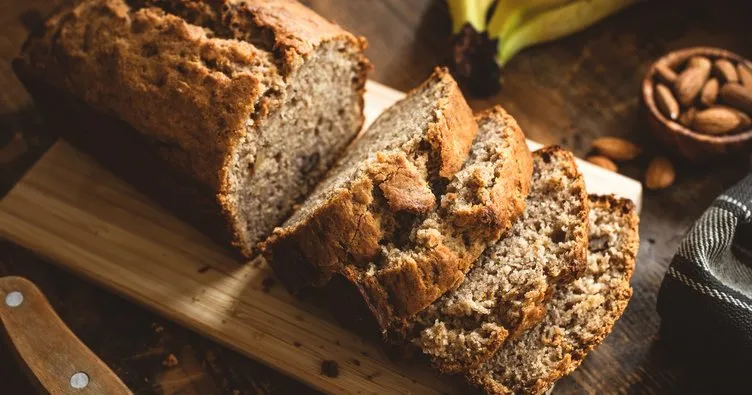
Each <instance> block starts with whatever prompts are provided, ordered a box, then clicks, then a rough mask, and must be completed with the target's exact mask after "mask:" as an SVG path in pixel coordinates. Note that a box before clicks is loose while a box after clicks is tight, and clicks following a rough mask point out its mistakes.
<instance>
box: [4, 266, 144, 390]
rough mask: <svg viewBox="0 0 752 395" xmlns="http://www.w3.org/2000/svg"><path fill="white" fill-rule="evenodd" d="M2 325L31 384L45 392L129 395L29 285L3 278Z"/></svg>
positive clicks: (44, 299) (27, 282) (19, 278)
mask: <svg viewBox="0 0 752 395" xmlns="http://www.w3.org/2000/svg"><path fill="white" fill-rule="evenodd" d="M0 321H2V326H3V327H4V328H5V332H4V335H5V340H6V343H7V345H8V346H9V347H12V348H13V349H14V350H15V352H16V356H17V357H18V360H19V362H20V363H21V364H22V366H23V368H26V373H27V374H28V376H29V379H30V380H31V381H32V382H33V384H35V385H36V386H37V388H38V389H39V390H40V391H41V392H43V393H49V394H114V395H118V394H131V391H130V390H128V387H126V386H125V384H123V382H122V381H120V379H119V378H118V377H117V376H116V375H115V373H114V372H113V371H112V370H110V368H109V367H107V365H105V364H104V362H102V361H101V360H100V359H99V358H98V357H97V356H96V355H95V354H94V353H93V352H91V350H89V348H88V347H86V345H84V344H83V343H81V340H79V339H78V338H77V337H76V335H75V334H74V333H73V332H71V330H70V329H69V328H68V326H67V325H65V323H64V322H63V320H61V319H60V317H59V316H58V315H57V313H55V310H53V309H52V306H51V305H50V303H49V302H48V301H47V298H45V297H44V295H43V294H42V292H41V291H40V290H39V288H37V287H36V286H35V285H34V284H33V283H32V282H31V281H29V280H26V279H25V278H21V277H2V278H0ZM22 370H23V369H19V372H20V371H22Z"/></svg>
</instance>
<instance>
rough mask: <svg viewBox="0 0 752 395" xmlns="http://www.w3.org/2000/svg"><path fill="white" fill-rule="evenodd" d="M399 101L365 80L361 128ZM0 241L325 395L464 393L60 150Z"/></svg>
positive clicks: (40, 169) (591, 173)
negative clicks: (331, 372) (276, 285)
mask: <svg viewBox="0 0 752 395" xmlns="http://www.w3.org/2000/svg"><path fill="white" fill-rule="evenodd" d="M403 96H404V95H403V94H402V93H401V92H398V91H395V90H393V89H390V88H387V87H385V86H383V85H380V84H378V83H369V84H368V86H367V89H366V97H365V105H366V110H365V113H366V124H370V122H372V121H373V120H374V119H375V117H376V116H377V115H378V114H380V113H381V112H382V111H383V110H384V109H385V108H387V107H389V106H390V105H391V104H393V103H394V102H396V101H397V100H399V99H401V98H402V97H403ZM530 144H531V145H533V146H537V145H538V144H535V143H532V142H531V143H530ZM580 169H581V171H582V172H583V174H584V175H585V178H586V181H587V182H588V184H587V185H588V190H589V192H598V193H614V194H617V195H620V196H623V197H626V198H629V199H632V200H633V201H635V202H640V198H641V196H640V193H641V187H640V184H639V183H638V182H636V181H634V180H631V179H628V178H626V177H624V176H621V175H619V174H616V173H613V172H609V171H605V170H603V169H600V168H598V167H597V166H594V165H591V164H589V163H587V162H583V161H580ZM0 235H2V236H4V237H5V238H7V239H10V240H12V241H14V242H16V243H18V244H20V245H22V246H24V247H26V248H29V249H30V250H32V251H35V252H37V253H38V254H40V255H42V256H45V257H48V258H50V260H51V261H52V262H54V263H56V264H59V265H60V266H61V267H63V268H65V269H67V270H70V271H72V272H74V273H77V274H80V275H82V276H84V277H86V278H89V279H91V280H93V281H95V282H97V283H99V284H101V285H102V286H104V287H105V288H108V289H112V290H113V291H116V292H118V293H120V294H122V295H124V296H126V297H127V298H129V299H131V300H134V301H136V302H138V303H140V304H142V305H144V306H145V307H147V308H149V309H150V310H153V311H155V312H158V313H159V314H162V315H164V316H165V317H167V318H169V319H171V320H174V321H177V322H178V323H180V324H182V325H184V326H186V327H188V328H190V329H193V330H195V331H197V332H199V333H201V334H203V335H205V336H207V337H210V338H212V339H216V340H218V341H220V342H222V343H223V344H225V345H227V346H228V347H231V348H234V349H236V350H238V351H240V352H242V353H244V354H246V355H248V356H249V357H252V358H254V359H257V360H259V361H262V362H264V363H265V364H267V365H269V366H271V367H273V368H275V369H277V370H280V371H282V372H285V373H288V374H290V375H292V376H294V377H296V378H298V379H300V380H303V381H305V382H307V383H309V384H310V385H312V386H314V387H316V388H319V389H322V390H324V391H326V392H330V393H348V392H361V393H396V392H407V393H413V394H423V393H425V394H430V393H435V392H445V393H454V394H461V393H466V392H467V391H468V390H467V388H465V387H463V386H461V385H455V384H454V383H455V382H456V380H455V381H450V380H446V379H445V378H443V377H438V376H437V375H436V374H435V373H434V372H432V371H430V370H429V369H426V367H425V366H421V365H419V364H415V363H410V362H405V363H399V364H394V363H392V362H390V361H389V360H388V358H387V357H386V356H385V355H384V354H383V353H382V352H381V351H380V349H379V346H378V344H370V343H366V342H363V341H361V339H359V338H358V337H357V336H354V335H352V334H350V333H348V332H347V331H345V330H343V329H342V328H340V327H339V326H337V325H336V323H333V322H331V320H329V319H328V318H329V316H328V315H327V314H326V313H325V312H323V311H322V309H321V308H320V307H321V306H316V305H311V304H306V303H304V302H303V301H299V300H295V299H294V298H291V297H290V296H289V295H288V294H287V293H285V292H284V291H283V290H282V289H281V288H280V289H278V290H275V291H274V292H272V290H270V289H267V288H268V287H265V286H264V283H265V282H267V283H268V281H270V280H272V279H273V277H272V275H271V273H270V271H269V268H268V267H267V266H266V264H265V263H263V262H259V261H254V262H250V263H247V264H245V265H239V263H238V262H236V261H235V260H234V259H233V258H232V257H230V256H229V255H228V253H227V252H226V251H224V250H223V249H222V247H220V246H217V245H215V244H214V243H212V242H211V241H208V240H207V239H205V238H204V237H203V236H201V235H199V234H198V232H197V231H196V230H195V229H192V228H191V227H190V226H189V225H186V224H184V223H182V222H181V221H179V220H177V219H175V218H173V216H172V215H170V213H168V212H167V211H165V210H164V209H163V208H161V207H157V206H156V205H155V204H153V203H152V202H150V201H149V200H148V199H147V198H146V197H144V196H142V195H141V194H139V193H137V192H136V191H135V190H133V189H132V188H131V187H130V185H128V184H126V183H125V182H123V181H121V180H119V179H117V178H116V177H115V176H113V175H112V174H110V173H108V172H107V171H106V170H104V169H102V168H101V167H100V166H99V165H98V164H96V163H95V162H94V161H93V160H92V159H91V158H89V157H88V156H86V155H84V154H82V153H80V152H78V151H76V150H75V149H74V148H73V147H71V146H70V145H68V144H67V143H66V142H64V141H60V142H57V143H56V144H55V146H53V147H52V149H50V151H48V152H47V154H45V156H44V157H42V159H40V161H39V162H38V163H37V164H36V165H35V166H34V167H33V168H32V169H31V170H30V171H29V172H28V173H27V174H26V175H25V176H24V177H23V178H22V179H21V180H20V181H19V182H18V183H17V184H16V186H15V187H14V188H13V189H12V190H11V191H10V192H9V193H8V194H7V195H6V196H5V197H4V198H3V200H2V201H0ZM356 360H357V361H358V362H357V363H352V362H351V363H348V361H356ZM324 361H334V363H337V364H338V365H339V366H340V368H339V374H338V376H337V377H334V378H332V377H327V376H326V375H322V373H321V371H322V363H324Z"/></svg>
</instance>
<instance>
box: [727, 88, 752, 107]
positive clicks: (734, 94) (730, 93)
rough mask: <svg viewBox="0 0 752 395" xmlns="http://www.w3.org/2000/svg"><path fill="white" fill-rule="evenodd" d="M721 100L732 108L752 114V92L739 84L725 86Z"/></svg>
mask: <svg viewBox="0 0 752 395" xmlns="http://www.w3.org/2000/svg"><path fill="white" fill-rule="evenodd" d="M721 99H723V101H724V102H725V103H726V104H728V105H729V106H731V107H734V108H738V109H739V110H742V111H744V112H746V113H748V114H752V90H749V89H745V88H744V87H743V86H741V85H739V84H725V85H723V87H722V88H721Z"/></svg>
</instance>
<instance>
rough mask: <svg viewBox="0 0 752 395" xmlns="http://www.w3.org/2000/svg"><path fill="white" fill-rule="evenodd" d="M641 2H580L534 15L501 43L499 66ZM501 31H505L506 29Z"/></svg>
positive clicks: (603, 0) (589, 0) (498, 57)
mask: <svg viewBox="0 0 752 395" xmlns="http://www.w3.org/2000/svg"><path fill="white" fill-rule="evenodd" d="M503 1H504V0H502V3H503ZM511 1H513V0H511ZM555 1H556V0H550V1H544V0H540V1H538V0H536V1H534V2H535V3H543V2H548V3H554V2H555ZM638 1H639V0H576V1H573V2H569V3H568V4H566V5H563V6H561V7H557V8H552V9H547V10H544V11H541V12H539V13H537V14H533V15H530V16H529V18H527V17H526V18H525V20H524V22H523V23H522V24H520V25H518V26H517V27H516V28H515V29H510V31H509V32H506V34H505V35H503V36H502V38H501V39H499V42H498V48H497V49H498V52H497V54H496V62H497V63H498V64H499V66H503V65H504V64H506V63H507V62H508V61H509V59H511V58H512V57H513V56H514V55H516V54H517V53H518V52H519V51H521V50H523V49H525V48H527V47H530V46H532V45H535V44H540V43H544V42H548V41H553V40H556V39H558V38H561V37H564V36H567V35H570V34H572V33H576V32H578V31H580V30H583V29H585V28H587V27H589V26H591V25H593V24H595V23H596V22H598V21H600V20H601V19H604V18H606V17H607V16H609V15H612V14H615V13H616V12H618V11H620V10H622V9H624V8H626V7H628V6H630V5H632V4H634V3H637V2H638ZM530 3H532V2H530ZM523 16H524V15H523ZM507 23H510V22H507ZM498 28H499V29H502V27H498Z"/></svg>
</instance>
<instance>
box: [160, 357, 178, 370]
mask: <svg viewBox="0 0 752 395" xmlns="http://www.w3.org/2000/svg"><path fill="white" fill-rule="evenodd" d="M178 364H179V362H178V357H176V356H175V354H169V355H167V358H165V360H164V361H162V366H164V367H167V368H173V367H175V366H178Z"/></svg>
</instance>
